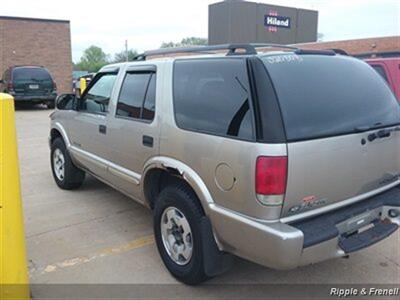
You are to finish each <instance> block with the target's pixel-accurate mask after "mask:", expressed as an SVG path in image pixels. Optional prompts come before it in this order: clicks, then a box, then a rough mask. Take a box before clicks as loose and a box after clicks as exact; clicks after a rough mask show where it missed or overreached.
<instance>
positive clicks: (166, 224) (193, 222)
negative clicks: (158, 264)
mask: <svg viewBox="0 0 400 300" xmlns="http://www.w3.org/2000/svg"><path fill="white" fill-rule="evenodd" d="M203 216H204V213H203V210H202V208H201V206H200V204H199V202H198V200H197V197H196V195H195V194H194V192H193V191H192V190H191V189H190V188H189V187H187V186H186V185H185V184H176V185H172V186H168V187H166V188H165V189H164V190H162V191H161V193H160V194H159V196H158V198H157V200H156V203H155V207H154V234H155V239H156V243H157V248H158V251H159V253H160V256H161V258H162V260H163V262H164V264H165V266H166V267H167V269H168V271H169V272H170V273H171V274H172V275H173V276H174V277H175V278H177V279H178V280H180V281H182V282H184V283H186V284H191V285H194V284H198V283H201V282H203V281H205V280H207V279H208V278H209V277H208V276H207V275H206V274H205V271H204V252H203V242H204V241H203V239H202V234H201V227H200V223H201V219H202V217H203Z"/></svg>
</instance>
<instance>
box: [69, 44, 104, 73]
mask: <svg viewBox="0 0 400 300" xmlns="http://www.w3.org/2000/svg"><path fill="white" fill-rule="evenodd" d="M108 63H109V57H108V55H107V54H105V53H104V52H103V50H102V49H101V48H100V47H97V46H90V47H89V48H87V49H86V50H85V51H84V52H83V55H82V57H81V60H80V61H79V62H78V63H77V64H76V66H77V68H79V69H80V70H82V71H89V72H97V71H98V70H100V68H101V67H103V66H105V65H106V64H108Z"/></svg>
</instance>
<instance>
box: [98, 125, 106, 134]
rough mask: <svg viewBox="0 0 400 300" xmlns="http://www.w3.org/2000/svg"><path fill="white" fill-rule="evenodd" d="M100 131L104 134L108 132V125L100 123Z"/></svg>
mask: <svg viewBox="0 0 400 300" xmlns="http://www.w3.org/2000/svg"><path fill="white" fill-rule="evenodd" d="M99 132H100V133H102V134H106V133H107V126H106V125H99Z"/></svg>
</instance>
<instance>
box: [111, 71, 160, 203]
mask: <svg viewBox="0 0 400 300" xmlns="http://www.w3.org/2000/svg"><path fill="white" fill-rule="evenodd" d="M159 76H160V74H158V73H157V72H156V67H155V66H154V65H145V66H131V67H129V66H128V68H127V70H126V72H125V74H123V75H122V76H121V77H122V84H121V88H120V89H119V92H118V96H117V97H116V98H117V99H116V101H115V102H114V103H115V105H113V108H112V110H111V112H110V113H111V116H110V121H109V123H108V128H107V130H108V137H109V140H108V142H107V143H108V145H109V149H110V150H109V151H108V156H107V157H106V158H107V159H108V160H109V161H110V162H111V164H110V166H109V174H108V175H107V176H108V178H107V179H108V180H109V181H110V182H111V183H112V184H114V185H115V186H117V187H119V188H120V189H122V190H124V191H125V192H127V193H128V194H130V195H132V196H133V197H135V198H136V199H140V198H141V197H140V196H141V195H140V192H141V190H140V189H139V186H138V184H139V181H140V175H141V173H142V171H143V166H144V164H145V162H146V161H147V160H148V159H149V158H151V157H152V156H155V155H156V154H158V152H159V139H158V137H159V131H160V130H159V127H158V123H157V120H156V119H155V109H156V90H159V83H160V82H161V80H159Z"/></svg>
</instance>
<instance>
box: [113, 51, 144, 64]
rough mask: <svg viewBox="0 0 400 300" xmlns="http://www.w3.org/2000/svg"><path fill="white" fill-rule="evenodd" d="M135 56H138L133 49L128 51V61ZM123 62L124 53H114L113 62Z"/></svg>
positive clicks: (124, 59)
mask: <svg viewBox="0 0 400 300" xmlns="http://www.w3.org/2000/svg"><path fill="white" fill-rule="evenodd" d="M136 55H138V53H137V51H136V50H133V49H130V50H128V61H132V60H133V59H134V58H135V56H136ZM124 61H126V52H125V51H121V52H118V53H115V55H114V60H113V62H115V63H119V62H124Z"/></svg>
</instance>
